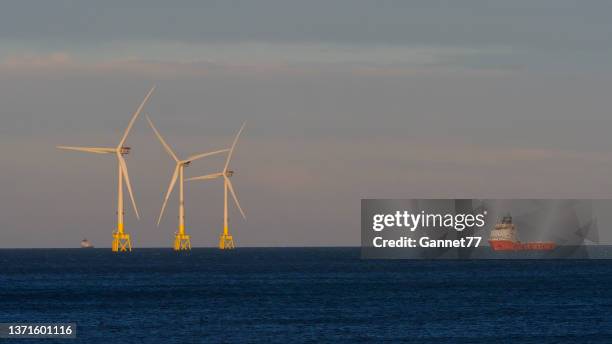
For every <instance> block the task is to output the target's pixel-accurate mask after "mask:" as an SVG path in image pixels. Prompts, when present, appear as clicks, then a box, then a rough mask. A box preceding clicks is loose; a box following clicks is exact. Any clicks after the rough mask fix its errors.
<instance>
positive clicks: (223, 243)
mask: <svg viewBox="0 0 612 344" xmlns="http://www.w3.org/2000/svg"><path fill="white" fill-rule="evenodd" d="M245 124H246V122H245V123H243V124H242V127H240V130H239V131H238V134H236V137H235V138H234V142H233V143H232V148H230V151H229V154H228V155H227V160H226V161H225V166H224V167H223V171H221V172H219V173H213V174H208V175H205V176H200V177H193V178H189V179H187V180H188V181H191V180H207V179H216V178H220V177H223V195H224V197H223V233H222V234H221V236H220V237H219V248H220V249H222V250H226V249H233V248H235V247H236V246H235V245H234V237H233V236H232V235H231V234H229V225H228V223H229V218H228V214H227V190H229V191H230V193H231V194H232V198H233V199H234V202H235V203H236V206H237V207H238V210H240V214H242V217H243V218H244V219H245V220H246V216H245V215H244V211H243V210H242V207H241V206H240V202H238V197H237V196H236V192H235V191H234V187H233V186H232V182H231V181H230V177H231V176H233V175H234V171H233V170H230V169H228V167H229V163H230V159H231V158H232V154H233V153H234V148H235V147H236V143H237V142H238V138H239V137H240V134H241V133H242V129H244V125H245Z"/></svg>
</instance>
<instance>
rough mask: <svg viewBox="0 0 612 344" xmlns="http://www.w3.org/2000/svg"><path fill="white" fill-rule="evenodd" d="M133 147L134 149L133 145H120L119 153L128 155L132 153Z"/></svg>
mask: <svg viewBox="0 0 612 344" xmlns="http://www.w3.org/2000/svg"><path fill="white" fill-rule="evenodd" d="M131 149H132V148H131V147H120V148H119V154H121V155H128V154H130V150H131Z"/></svg>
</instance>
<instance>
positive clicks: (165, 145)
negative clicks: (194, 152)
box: [147, 116, 179, 162]
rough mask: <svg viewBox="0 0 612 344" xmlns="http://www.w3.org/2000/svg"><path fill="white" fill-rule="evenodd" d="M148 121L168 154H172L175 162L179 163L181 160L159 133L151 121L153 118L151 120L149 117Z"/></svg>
mask: <svg viewBox="0 0 612 344" xmlns="http://www.w3.org/2000/svg"><path fill="white" fill-rule="evenodd" d="M147 121H148V122H149V125H150V126H151V129H153V131H154V132H155V135H156V136H157V138H158V139H159V142H161V144H162V146H164V148H165V149H166V152H168V154H170V156H171V157H172V158H173V159H174V161H176V162H179V159H178V158H177V157H176V154H174V152H173V151H172V148H170V146H169V145H168V144H167V143H166V141H165V140H164V138H163V137H162V136H161V134H160V133H159V131H157V128H155V125H154V124H153V121H151V118H149V116H147Z"/></svg>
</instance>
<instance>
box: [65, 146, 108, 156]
mask: <svg viewBox="0 0 612 344" xmlns="http://www.w3.org/2000/svg"><path fill="white" fill-rule="evenodd" d="M57 148H59V149H64V150H73V151H78V152H87V153H96V154H108V153H114V152H115V149H114V148H105V147H69V146H57Z"/></svg>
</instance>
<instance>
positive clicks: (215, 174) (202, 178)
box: [185, 173, 223, 181]
mask: <svg viewBox="0 0 612 344" xmlns="http://www.w3.org/2000/svg"><path fill="white" fill-rule="evenodd" d="M221 176H223V173H213V174H207V175H205V176H199V177H193V178H187V179H185V180H186V181H192V180H207V179H215V178H219V177H221Z"/></svg>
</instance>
